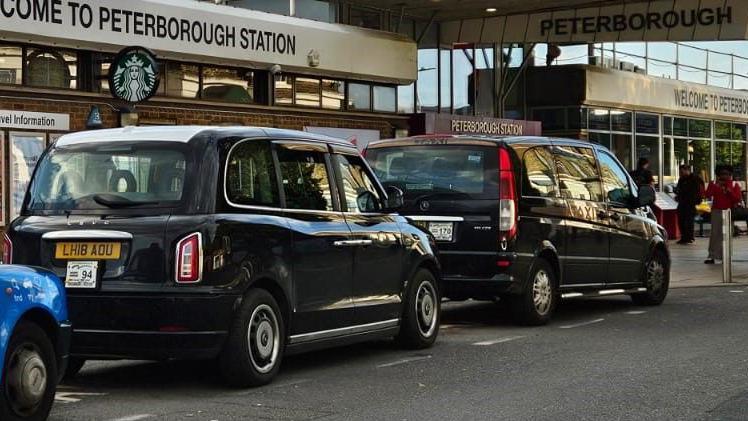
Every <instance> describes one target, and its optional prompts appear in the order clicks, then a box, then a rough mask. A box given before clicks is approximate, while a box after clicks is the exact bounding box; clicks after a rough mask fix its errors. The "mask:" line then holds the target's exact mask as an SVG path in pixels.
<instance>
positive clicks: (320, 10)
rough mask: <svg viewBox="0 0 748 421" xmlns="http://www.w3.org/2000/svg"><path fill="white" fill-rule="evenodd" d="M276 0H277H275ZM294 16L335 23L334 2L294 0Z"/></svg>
mask: <svg viewBox="0 0 748 421" xmlns="http://www.w3.org/2000/svg"><path fill="white" fill-rule="evenodd" d="M276 1H277V0H276ZM295 7H296V9H295V12H294V16H296V17H299V18H304V19H311V20H316V21H320V22H329V23H335V21H336V18H337V16H336V13H335V4H333V3H331V2H329V1H323V0H295Z"/></svg>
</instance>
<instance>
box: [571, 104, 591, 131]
mask: <svg viewBox="0 0 748 421" xmlns="http://www.w3.org/2000/svg"><path fill="white" fill-rule="evenodd" d="M566 115H567V127H568V128H570V129H586V128H587V109H586V108H568V109H567V110H566Z"/></svg>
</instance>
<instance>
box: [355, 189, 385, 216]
mask: <svg viewBox="0 0 748 421" xmlns="http://www.w3.org/2000/svg"><path fill="white" fill-rule="evenodd" d="M356 204H357V205H358V210H359V212H363V213H371V212H379V211H380V210H381V209H380V208H381V206H380V204H379V199H378V198H377V196H375V195H374V193H372V192H370V191H368V190H366V191H363V192H361V193H360V194H359V195H358V197H356Z"/></svg>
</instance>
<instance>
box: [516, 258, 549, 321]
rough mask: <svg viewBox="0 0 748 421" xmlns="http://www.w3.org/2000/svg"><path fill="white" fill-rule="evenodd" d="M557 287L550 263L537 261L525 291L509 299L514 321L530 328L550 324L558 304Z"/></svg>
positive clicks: (543, 260) (541, 260)
mask: <svg viewBox="0 0 748 421" xmlns="http://www.w3.org/2000/svg"><path fill="white" fill-rule="evenodd" d="M556 285H557V282H556V274H555V272H554V271H553V268H552V267H551V265H550V263H548V261H547V260H545V259H537V260H536V261H535V264H534V265H533V270H532V272H531V273H530V280H529V282H528V283H527V286H526V287H525V289H524V291H522V293H521V294H520V295H515V296H512V297H510V299H509V309H510V311H511V313H512V317H513V318H514V320H515V321H516V322H517V323H519V324H523V325H528V326H539V325H544V324H546V323H548V322H549V321H550V320H551V316H552V315H553V312H554V311H555V310H556V305H557V304H558V299H559V296H558V292H557V290H556Z"/></svg>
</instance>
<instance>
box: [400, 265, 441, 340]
mask: <svg viewBox="0 0 748 421" xmlns="http://www.w3.org/2000/svg"><path fill="white" fill-rule="evenodd" d="M436 285H437V283H436V277H435V276H434V274H433V273H431V271H429V270H427V269H419V270H418V271H417V272H416V273H415V275H414V276H413V279H411V280H410V282H409V285H408V289H407V295H406V296H405V300H404V301H405V307H404V309H403V315H402V320H401V321H400V332H399V333H398V335H397V338H396V340H397V342H398V344H400V345H401V346H402V347H404V348H408V349H424V348H429V347H431V346H432V345H433V344H434V342H435V341H436V337H437V336H438V335H439V323H440V322H441V298H440V296H439V290H438V288H437V286H436Z"/></svg>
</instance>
